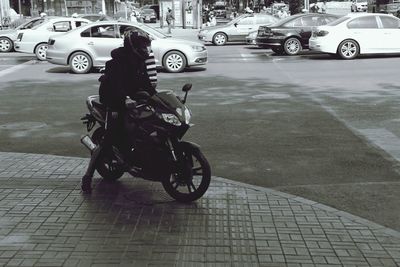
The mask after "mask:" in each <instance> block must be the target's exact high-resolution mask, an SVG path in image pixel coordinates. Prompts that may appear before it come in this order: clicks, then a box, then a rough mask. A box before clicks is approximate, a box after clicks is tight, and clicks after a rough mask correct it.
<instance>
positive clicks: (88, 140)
mask: <svg viewBox="0 0 400 267" xmlns="http://www.w3.org/2000/svg"><path fill="white" fill-rule="evenodd" d="M81 143H82V144H83V145H84V146H85V147H86V148H87V149H89V150H90V151H91V152H93V150H94V149H95V148H96V147H97V146H96V144H95V143H93V141H92V139H91V138H90V136H89V135H85V136H83V137H82V138H81Z"/></svg>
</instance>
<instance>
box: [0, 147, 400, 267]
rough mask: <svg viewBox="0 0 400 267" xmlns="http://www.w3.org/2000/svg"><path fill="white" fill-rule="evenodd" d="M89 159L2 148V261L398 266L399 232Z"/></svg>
mask: <svg viewBox="0 0 400 267" xmlns="http://www.w3.org/2000/svg"><path fill="white" fill-rule="evenodd" d="M87 163H88V159H82V158H71V157H59V156H50V155H35V154H20V153H0V182H1V183H0V266H140V267H141V266H182V267H186V266H246V267H247V266H274V267H276V266H374V267H375V266H399V265H400V233H399V232H396V231H394V230H390V229H387V228H385V227H382V226H380V225H377V224H375V223H372V222H369V221H367V220H364V219H361V218H359V217H355V216H352V215H350V214H348V213H345V212H341V211H338V210H336V209H333V208H330V207H327V206H324V205H321V204H319V203H316V202H313V201H309V200H306V199H303V198H300V197H296V196H292V195H288V194H284V193H281V192H278V191H275V190H271V189H267V188H260V187H255V186H251V185H247V184H243V183H238V182H233V181H230V180H227V179H223V178H218V177H213V179H212V182H211V185H210V188H209V190H208V192H207V193H206V195H205V196H204V197H203V198H201V199H200V200H198V201H197V202H195V203H192V204H188V205H184V204H180V203H176V202H174V201H173V200H172V199H170V198H169V197H168V195H167V194H166V193H164V191H163V189H162V187H161V186H160V185H159V183H153V182H147V181H144V180H142V179H133V178H131V177H124V178H121V179H120V180H119V181H118V182H115V183H106V182H103V181H102V179H100V178H99V177H97V178H96V179H94V186H95V188H94V190H93V193H92V195H91V196H84V195H82V194H81V192H80V177H81V176H82V174H83V172H84V170H85V167H86V165H87Z"/></svg>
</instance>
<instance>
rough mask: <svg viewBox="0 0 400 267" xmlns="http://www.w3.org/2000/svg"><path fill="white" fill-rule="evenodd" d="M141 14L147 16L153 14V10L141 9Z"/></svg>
mask: <svg viewBox="0 0 400 267" xmlns="http://www.w3.org/2000/svg"><path fill="white" fill-rule="evenodd" d="M142 12H143V14H149V15H152V14H154V10H153V9H143V10H142Z"/></svg>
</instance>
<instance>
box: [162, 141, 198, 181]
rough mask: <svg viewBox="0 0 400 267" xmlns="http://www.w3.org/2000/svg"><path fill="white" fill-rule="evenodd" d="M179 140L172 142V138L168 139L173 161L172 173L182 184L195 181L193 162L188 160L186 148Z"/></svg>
mask: <svg viewBox="0 0 400 267" xmlns="http://www.w3.org/2000/svg"><path fill="white" fill-rule="evenodd" d="M181 144H182V143H181V142H180V141H179V140H171V138H168V139H167V146H168V148H169V150H170V151H171V157H172V160H173V166H172V173H173V175H174V176H175V177H176V179H178V180H179V181H180V182H182V183H187V182H190V181H191V180H192V179H193V173H192V167H193V162H191V161H189V162H188V160H192V158H191V156H190V158H186V156H187V155H186V156H185V153H184V152H185V150H184V146H182V145H181Z"/></svg>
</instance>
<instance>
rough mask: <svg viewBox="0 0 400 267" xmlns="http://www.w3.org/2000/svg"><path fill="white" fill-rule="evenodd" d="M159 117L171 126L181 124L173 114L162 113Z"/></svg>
mask: <svg viewBox="0 0 400 267" xmlns="http://www.w3.org/2000/svg"><path fill="white" fill-rule="evenodd" d="M161 116H162V118H163V120H164V121H165V122H167V123H169V124H172V125H175V126H181V125H182V123H181V122H180V121H179V119H178V117H177V116H175V115H174V114H169V113H162V114H161Z"/></svg>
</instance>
